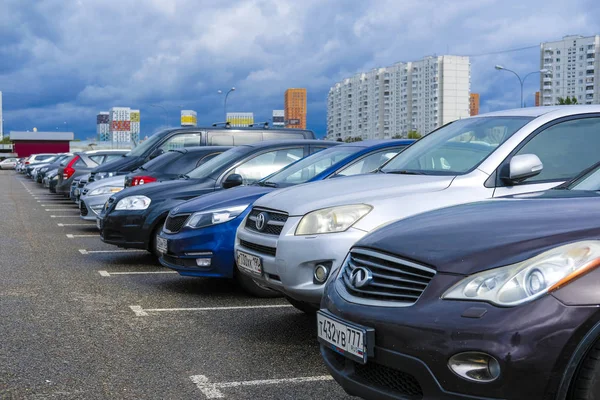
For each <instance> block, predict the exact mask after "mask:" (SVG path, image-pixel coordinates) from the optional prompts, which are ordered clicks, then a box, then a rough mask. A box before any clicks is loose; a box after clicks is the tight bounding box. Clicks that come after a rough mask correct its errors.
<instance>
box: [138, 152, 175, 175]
mask: <svg viewBox="0 0 600 400" xmlns="http://www.w3.org/2000/svg"><path fill="white" fill-rule="evenodd" d="M181 155H182V154H181V153H180V152H178V151H168V152H166V153H164V154H161V155H160V156H158V157H156V158H153V159H152V160H150V161H148V162H147V163H145V164H144V165H142V166H141V167H140V169H141V170H142V171H158V170H161V169H163V168H164V167H165V166H167V165H168V164H170V163H172V162H173V161H175V160H177V159H178V158H179V157H181Z"/></svg>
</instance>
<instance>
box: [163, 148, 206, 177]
mask: <svg viewBox="0 0 600 400" xmlns="http://www.w3.org/2000/svg"><path fill="white" fill-rule="evenodd" d="M201 157H202V155H201V154H199V153H195V154H194V153H192V154H186V155H184V156H183V157H180V158H178V159H177V160H176V161H174V162H171V163H168V164H166V165H165V168H164V170H163V171H164V172H166V173H167V174H187V173H188V172H190V171H191V170H193V169H194V168H196V163H197V162H198V159H200V158H201Z"/></svg>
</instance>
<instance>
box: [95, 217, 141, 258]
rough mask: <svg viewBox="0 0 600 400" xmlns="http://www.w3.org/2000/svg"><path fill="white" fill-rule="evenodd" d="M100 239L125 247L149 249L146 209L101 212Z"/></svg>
mask: <svg viewBox="0 0 600 400" xmlns="http://www.w3.org/2000/svg"><path fill="white" fill-rule="evenodd" d="M98 219H99V220H100V222H99V223H100V226H101V229H100V239H102V241H103V242H104V243H108V244H112V245H115V246H119V247H123V248H134V249H142V250H146V249H148V236H149V233H148V228H147V227H146V226H145V224H144V220H145V212H144V211H131V210H127V211H114V210H113V211H112V212H110V213H109V214H108V215H106V214H100V215H99V216H98Z"/></svg>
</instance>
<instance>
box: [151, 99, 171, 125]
mask: <svg viewBox="0 0 600 400" xmlns="http://www.w3.org/2000/svg"><path fill="white" fill-rule="evenodd" d="M150 107H158V108H162V110H163V112H164V113H165V115H164V117H165V125H167V126H168V125H169V120H168V117H167V109H166V108H165V106H161V105H160V104H150Z"/></svg>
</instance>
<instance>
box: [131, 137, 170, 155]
mask: <svg viewBox="0 0 600 400" xmlns="http://www.w3.org/2000/svg"><path fill="white" fill-rule="evenodd" d="M164 132H165V131H162V132H158V133H155V134H154V135H152V136H150V137H149V138H148V139H146V140H144V141H143V142H142V143H140V144H139V145H138V146H136V148H135V149H133V150H131V151H130V152H129V153H127V154H126V155H125V156H126V157H139V156H141V155H142V154H144V153H145V152H146V151H148V150H149V149H150V148H152V147H154V146H155V145H156V144H157V143H158V142H160V141H161V140H162V139H163V137H164ZM140 137H142V136H141V135H140Z"/></svg>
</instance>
